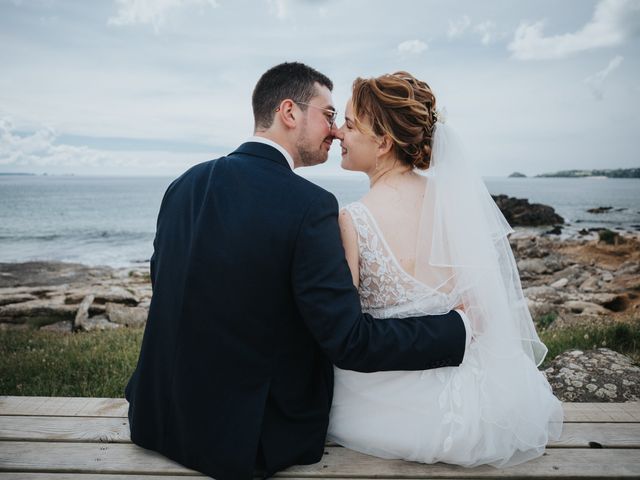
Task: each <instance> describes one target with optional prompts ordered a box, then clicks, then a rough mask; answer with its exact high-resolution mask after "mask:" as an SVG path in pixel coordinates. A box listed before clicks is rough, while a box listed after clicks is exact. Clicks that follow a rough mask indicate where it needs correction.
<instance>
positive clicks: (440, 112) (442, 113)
mask: <svg viewBox="0 0 640 480" xmlns="http://www.w3.org/2000/svg"><path fill="white" fill-rule="evenodd" d="M433 116H434V117H435V119H436V122H439V123H442V124H443V125H444V124H445V123H447V109H446V108H441V109H437V110H436V111H435V112H433Z"/></svg>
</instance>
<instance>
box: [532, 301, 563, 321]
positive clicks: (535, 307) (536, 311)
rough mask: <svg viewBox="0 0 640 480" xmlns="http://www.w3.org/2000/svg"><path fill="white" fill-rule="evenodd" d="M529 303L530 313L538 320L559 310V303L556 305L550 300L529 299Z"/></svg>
mask: <svg viewBox="0 0 640 480" xmlns="http://www.w3.org/2000/svg"><path fill="white" fill-rule="evenodd" d="M527 304H528V306H529V313H531V317H532V318H533V319H534V320H536V321H537V320H539V319H540V318H541V317H543V316H544V315H549V314H550V313H556V311H557V310H558V305H554V304H553V303H549V302H536V301H533V300H528V299H527Z"/></svg>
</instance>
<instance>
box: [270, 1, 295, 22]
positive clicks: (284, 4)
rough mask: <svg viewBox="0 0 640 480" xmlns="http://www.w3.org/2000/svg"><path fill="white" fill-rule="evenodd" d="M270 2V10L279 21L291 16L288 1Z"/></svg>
mask: <svg viewBox="0 0 640 480" xmlns="http://www.w3.org/2000/svg"><path fill="white" fill-rule="evenodd" d="M268 2H269V10H271V13H272V14H274V15H275V16H276V17H277V18H278V19H280V20H284V19H285V18H288V17H289V15H290V14H291V10H290V9H289V2H288V1H287V0H268Z"/></svg>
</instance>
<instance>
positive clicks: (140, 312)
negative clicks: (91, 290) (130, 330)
mask: <svg viewBox="0 0 640 480" xmlns="http://www.w3.org/2000/svg"><path fill="white" fill-rule="evenodd" d="M106 312H107V316H108V317H109V320H110V321H112V322H114V323H117V324H120V325H126V326H128V327H141V326H142V325H144V324H145V322H146V321H147V315H148V313H149V312H148V310H147V309H146V308H143V307H125V306H123V305H119V304H117V303H107V304H106Z"/></svg>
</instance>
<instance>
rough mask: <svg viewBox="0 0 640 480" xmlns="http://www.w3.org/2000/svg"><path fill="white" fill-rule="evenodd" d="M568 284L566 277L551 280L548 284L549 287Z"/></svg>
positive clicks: (559, 286)
mask: <svg viewBox="0 0 640 480" xmlns="http://www.w3.org/2000/svg"><path fill="white" fill-rule="evenodd" d="M568 284H569V279H568V278H566V277H565V278H561V279H560V280H556V281H555V282H553V283H552V284H551V285H549V286H550V287H551V288H564V287H566V286H567V285H568Z"/></svg>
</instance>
